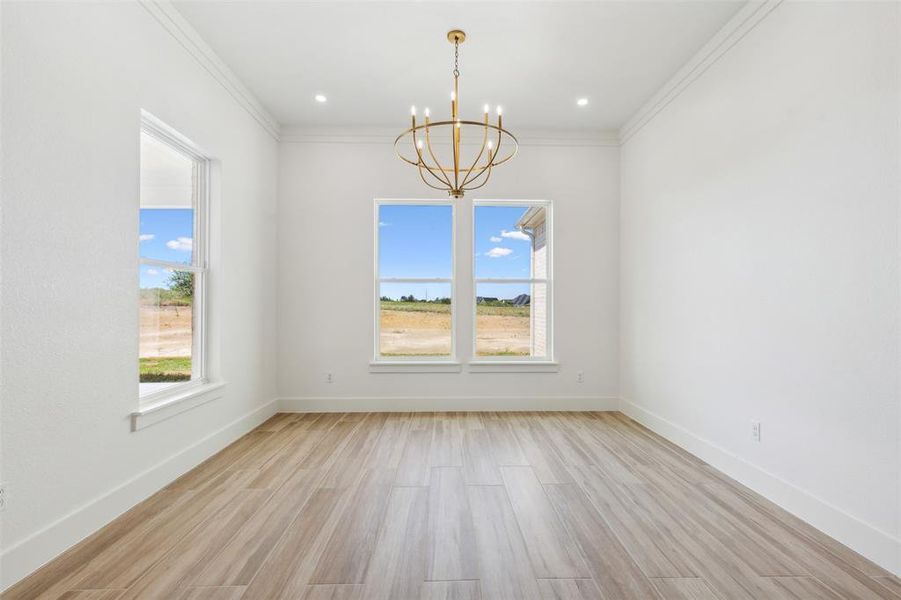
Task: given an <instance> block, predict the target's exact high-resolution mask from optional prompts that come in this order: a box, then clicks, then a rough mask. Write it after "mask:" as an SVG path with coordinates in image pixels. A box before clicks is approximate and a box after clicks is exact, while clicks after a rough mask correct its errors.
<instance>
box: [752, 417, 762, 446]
mask: <svg viewBox="0 0 901 600" xmlns="http://www.w3.org/2000/svg"><path fill="white" fill-rule="evenodd" d="M751 439H752V440H754V441H755V442H759V441H760V421H751Z"/></svg>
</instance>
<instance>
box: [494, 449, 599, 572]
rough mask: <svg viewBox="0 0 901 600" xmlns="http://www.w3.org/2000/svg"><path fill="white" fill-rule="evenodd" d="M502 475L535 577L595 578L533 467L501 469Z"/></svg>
mask: <svg viewBox="0 0 901 600" xmlns="http://www.w3.org/2000/svg"><path fill="white" fill-rule="evenodd" d="M501 475H502V476H503V479H504V485H505V486H506V488H507V494H508V496H509V498H510V503H511V504H512V506H513V514H514V515H516V522H517V523H518V524H519V530H520V531H521V532H522V536H523V539H524V540H525V544H526V551H527V552H528V553H529V559H530V560H531V562H532V569H533V570H534V571H535V574H536V575H537V576H538V577H539V578H560V579H579V578H586V577H591V573H590V572H589V571H588V567H587V566H586V565H585V560H584V559H583V558H582V554H581V552H580V551H579V547H578V546H577V545H576V543H575V542H574V541H573V539H572V537H570V535H569V533H568V532H567V531H566V528H565V527H564V526H563V523H561V522H560V518H559V517H558V516H557V512H556V511H555V510H554V507H553V505H552V504H551V502H550V500H548V498H547V496H546V495H545V493H544V489H543V488H542V487H541V483H540V482H539V481H538V478H537V477H536V476H535V474H534V473H533V472H532V468H531V467H501Z"/></svg>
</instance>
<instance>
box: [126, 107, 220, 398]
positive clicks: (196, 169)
mask: <svg viewBox="0 0 901 600" xmlns="http://www.w3.org/2000/svg"><path fill="white" fill-rule="evenodd" d="M140 165H141V200H140V230H139V241H138V245H139V257H140V258H139V265H138V271H139V286H140V294H139V304H140V306H139V315H140V326H139V327H140V340H139V352H138V356H139V359H138V360H139V382H140V383H139V393H140V397H141V400H142V401H147V400H153V399H156V398H157V397H159V396H165V395H168V394H170V393H172V392H175V391H178V390H180V389H181V387H182V386H186V385H190V384H198V383H203V382H204V378H205V364H204V329H205V327H204V325H205V322H206V315H205V311H204V292H205V290H206V279H207V264H206V245H205V243H206V235H205V233H206V230H205V226H206V222H207V213H206V211H207V206H208V201H207V193H208V189H209V185H208V179H207V178H208V174H209V161H208V160H207V159H206V158H204V157H203V156H201V155H199V154H197V153H196V152H195V151H194V150H193V149H192V148H190V147H189V146H188V145H187V144H186V143H185V142H183V141H181V140H180V139H178V136H177V135H176V134H172V133H170V132H167V131H165V130H164V129H163V128H162V127H161V126H159V125H156V124H155V123H150V122H147V121H145V123H144V126H143V127H142V129H141V162H140Z"/></svg>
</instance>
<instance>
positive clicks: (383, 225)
mask: <svg viewBox="0 0 901 600" xmlns="http://www.w3.org/2000/svg"><path fill="white" fill-rule="evenodd" d="M388 225H391V223H386V222H385V221H379V227H387V226H388Z"/></svg>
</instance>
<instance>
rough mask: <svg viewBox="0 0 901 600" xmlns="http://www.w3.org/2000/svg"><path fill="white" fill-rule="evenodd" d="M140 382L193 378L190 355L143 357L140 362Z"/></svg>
mask: <svg viewBox="0 0 901 600" xmlns="http://www.w3.org/2000/svg"><path fill="white" fill-rule="evenodd" d="M139 368H140V374H141V376H140V382H141V383H158V382H164V381H188V380H189V379H191V357H190V356H166V357H159V358H142V359H140V362H139Z"/></svg>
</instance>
